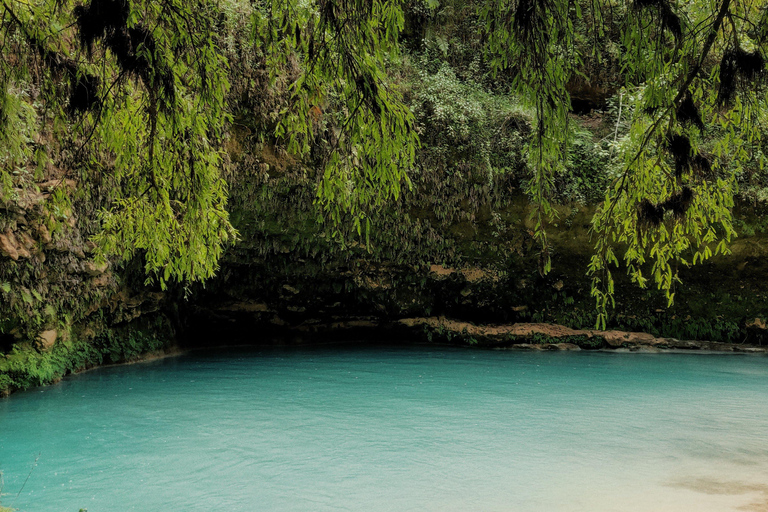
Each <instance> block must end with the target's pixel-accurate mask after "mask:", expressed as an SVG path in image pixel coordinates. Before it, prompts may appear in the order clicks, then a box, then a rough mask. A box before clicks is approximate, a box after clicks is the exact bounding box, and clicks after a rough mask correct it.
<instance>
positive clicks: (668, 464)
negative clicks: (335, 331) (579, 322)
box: [0, 347, 768, 512]
mask: <svg viewBox="0 0 768 512" xmlns="http://www.w3.org/2000/svg"><path fill="white" fill-rule="evenodd" d="M35 460H37V462H36V463H35ZM35 464H36V465H35ZM0 469H1V470H2V471H3V473H4V475H3V476H4V489H3V492H4V493H5V494H4V496H3V497H2V500H1V502H2V504H3V505H6V506H13V507H15V508H18V509H20V510H22V511H29V512H33V511H42V512H57V511H61V512H66V511H71V512H77V511H78V510H79V508H87V509H88V511H89V512H100V511H104V512H106V511H127V510H136V511H145V512H146V511H206V512H208V511H214V510H215V511H331V510H333V511H365V512H369V511H370V512H373V511H516V512H517V511H520V512H526V511H541V512H559V511H563V512H566V511H567V512H573V511H585V512H586V511H589V512H598V511H653V512H658V511H675V512H680V511H696V512H706V511H713V512H714V511H717V512H724V511H738V510H747V511H750V510H751V511H766V510H768V358H765V357H757V356H724V355H687V354H686V355H680V354H656V355H652V354H609V353H584V352H582V353H522V352H503V351H480V350H461V349H449V348H431V347H429V348H427V347H394V348H386V347H384V348H381V347H376V348H370V347H369V348H363V347H344V348H338V347H337V348H327V347H325V348H318V349H296V350H229V351H226V352H206V351H200V352H194V353H191V354H189V355H185V356H180V357H175V358H168V359H163V360H159V361H154V362H149V363H143V364H137V365H132V366H122V367H113V368H104V369H100V370H96V371H92V372H88V373H85V374H82V375H77V376H73V377H71V378H67V379H65V380H64V381H63V382H61V383H59V384H56V385H54V386H50V387H47V388H40V389H35V390H31V391H27V392H24V393H19V394H16V395H13V396H12V397H11V398H9V399H5V400H0ZM30 471H31V472H30ZM25 480H27V482H26V485H24V481H25ZM22 485H24V487H23V490H22V491H21V492H20V493H19V490H20V489H21V487H22Z"/></svg>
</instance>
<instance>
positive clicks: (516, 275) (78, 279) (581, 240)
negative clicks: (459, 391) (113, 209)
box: [0, 146, 768, 389]
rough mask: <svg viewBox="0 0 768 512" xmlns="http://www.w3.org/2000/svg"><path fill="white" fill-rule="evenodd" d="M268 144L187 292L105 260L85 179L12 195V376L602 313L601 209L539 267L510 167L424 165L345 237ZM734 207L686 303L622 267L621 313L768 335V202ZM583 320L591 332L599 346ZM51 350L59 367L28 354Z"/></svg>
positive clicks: (14, 383)
mask: <svg viewBox="0 0 768 512" xmlns="http://www.w3.org/2000/svg"><path fill="white" fill-rule="evenodd" d="M255 149H256V150H254V151H248V152H244V153H243V154H242V156H241V159H240V160H239V161H237V162H236V164H237V166H238V168H237V172H235V173H234V174H233V176H232V178H231V179H232V197H231V203H230V205H231V213H232V217H233V219H234V221H235V223H236V227H237V228H238V229H239V231H240V233H241V238H242V239H241V241H240V242H239V243H238V244H237V245H235V246H234V247H232V248H231V249H230V250H229V251H228V253H227V254H226V256H225V258H224V260H223V261H222V266H221V269H220V271H219V273H218V275H217V276H216V277H215V278H214V279H212V280H210V281H209V282H207V283H206V284H205V286H204V287H198V288H192V289H190V290H187V292H188V293H187V298H186V299H182V298H181V295H180V294H179V293H177V292H175V291H170V292H166V293H163V292H160V291H159V290H153V289H148V288H146V287H145V286H144V283H143V277H142V269H141V268H140V264H139V262H133V263H129V264H128V265H125V266H117V267H116V266H115V265H113V264H111V263H110V262H104V263H99V262H97V261H96V260H95V258H94V255H93V245H92V244H91V243H90V242H89V241H88V237H89V234H90V233H91V232H93V229H94V225H95V222H94V219H95V218H94V213H93V211H94V210H93V208H90V209H89V207H88V205H87V204H86V203H87V201H86V200H85V197H84V196H81V195H79V194H80V193H79V192H78V186H77V183H76V182H75V181H72V180H64V179H58V180H51V181H47V182H42V183H40V184H38V189H39V192H37V193H35V194H32V195H27V196H18V197H15V198H13V200H6V201H5V202H4V203H3V205H2V207H0V208H1V210H2V211H1V212H0V213H2V215H1V216H0V217H1V218H2V226H0V228H1V229H0V294H2V298H3V302H2V308H1V311H2V316H1V317H0V322H2V332H3V334H2V337H0V350H2V352H4V353H5V355H0V375H1V376H2V377H0V387H1V388H4V389H11V388H18V387H24V386H27V385H33V384H40V383H45V382H49V381H50V380H51V379H55V378H58V377H60V376H61V375H62V374H65V373H67V372H71V371H77V370H79V369H82V368H87V367H89V366H92V365H94V364H102V363H103V362H110V361H112V362H117V361H123V360H130V359H133V358H136V357H140V356H141V354H142V353H144V352H147V351H155V350H166V349H168V347H170V346H171V345H172V344H173V340H175V339H178V340H179V342H181V343H182V344H194V343H197V344H205V345H216V344H231V343H242V342H247V343H264V342H266V343H274V342H281V343H284V342H286V341H288V342H291V341H300V340H306V339H317V337H318V336H325V337H328V336H330V337H331V338H333V339H339V338H343V337H345V336H346V337H355V338H360V337H361V336H362V337H364V338H373V337H377V336H378V337H380V338H384V339H388V340H392V339H400V338H405V337H414V338H413V339H421V340H433V341H434V340H440V341H442V342H446V341H449V342H453V343H457V342H458V343H477V342H480V343H481V344H482V343H483V340H486V343H485V344H488V342H489V340H490V343H491V344H492V345H493V344H494V343H497V342H498V341H499V340H496V339H495V338H494V337H493V336H490V335H488V332H490V331H489V330H488V329H491V330H493V329H501V330H505V329H506V330H507V331H509V332H513V331H514V332H515V333H517V331H518V330H520V329H523V330H524V328H523V327H520V324H531V323H537V324H542V323H556V324H561V325H563V326H565V327H567V328H571V329H585V328H587V329H588V328H590V327H592V325H593V321H594V304H593V302H592V299H591V297H590V295H589V290H590V282H589V279H588V277H587V276H586V275H585V270H586V265H587V262H588V256H589V252H590V244H589V236H588V229H589V217H590V215H591V209H590V208H589V207H585V206H579V205H570V206H562V207H560V210H561V211H560V220H559V221H558V223H557V224H553V225H552V226H550V228H549V229H550V238H551V240H552V242H553V248H554V252H553V271H552V272H551V273H550V274H549V275H547V276H544V277H542V276H541V275H540V274H539V272H538V265H537V261H536V259H537V254H536V247H535V244H534V243H533V240H532V237H531V233H530V228H531V227H530V226H529V224H528V223H529V221H528V220H527V219H528V215H527V214H528V212H527V208H528V207H527V202H526V200H525V198H524V197H523V196H521V195H520V193H519V191H517V190H516V189H515V187H514V186H513V185H512V184H510V183H509V182H506V181H504V180H503V179H496V178H494V179H492V180H491V181H488V177H487V176H486V177H483V176H478V175H475V174H473V173H472V172H467V173H464V174H457V175H451V176H449V177H448V178H445V177H444V179H443V180H442V181H441V182H440V186H439V187H438V186H437V182H438V181H439V176H437V175H435V176H431V175H429V173H425V174H424V175H422V176H421V177H419V178H418V179H416V180H414V183H415V187H414V189H413V190H412V191H411V192H409V193H407V194H406V196H405V197H404V198H403V200H402V201H401V202H399V203H397V204H394V205H391V206H390V207H389V208H388V209H386V210H385V211H383V212H379V213H378V216H377V217H375V219H374V227H373V230H372V232H371V238H370V243H369V244H368V245H366V243H365V241H364V240H361V239H360V238H357V237H356V236H354V234H352V233H342V235H343V236H342V237H339V236H336V237H334V236H332V234H331V233H330V231H329V229H328V227H327V226H325V225H323V224H322V223H320V222H319V221H318V216H317V212H316V210H315V209H314V206H313V196H314V184H315V178H314V175H313V172H312V170H311V169H308V168H306V167H304V166H301V165H300V164H298V163H296V162H294V161H292V160H291V159H281V158H280V157H279V156H278V155H277V152H276V151H275V150H274V149H272V148H264V147H263V146H262V147H261V150H259V148H258V147H256V148H255ZM494 180H496V181H494ZM62 196H66V198H68V199H69V200H68V201H62V200H61V197H62ZM60 204H64V205H65V207H63V208H62V207H60V206H59V205H60ZM737 215H738V216H739V218H741V219H742V220H741V226H742V233H743V236H742V237H740V238H739V239H738V240H737V241H736V242H735V243H734V245H733V252H734V253H733V255H732V256H730V257H727V258H720V259H717V260H714V261H712V262H710V263H707V264H706V265H703V266H699V267H696V268H694V269H690V270H685V271H683V272H681V275H682V278H683V283H682V284H681V285H680V286H679V289H678V290H677V301H676V304H675V305H674V306H673V307H672V308H667V307H666V304H665V300H664V298H663V296H662V295H661V294H659V293H657V292H656V291H654V290H639V289H637V288H636V287H633V286H631V285H629V283H619V285H620V286H621V288H620V290H619V293H618V294H617V299H618V302H617V307H616V309H615V310H614V314H613V316H612V318H611V321H610V328H613V329H619V330H623V331H643V332H646V333H648V334H649V335H650V336H651V337H654V336H655V337H656V338H658V339H667V340H669V339H676V340H677V339H683V340H710V341H720V342H731V343H734V342H735V343H742V342H748V343H757V344H760V343H763V342H764V341H768V340H766V335H765V333H766V327H765V318H766V317H767V316H768V311H766V304H768V301H767V300H766V298H767V297H768V264H767V263H766V260H765V258H764V249H763V247H764V242H765V239H766V235H765V232H764V231H763V228H762V226H761V222H762V220H761V219H762V218H763V217H762V216H761V215H760V213H759V212H755V211H753V210H752V209H749V208H746V207H740V209H738V210H737ZM433 324H434V325H433ZM515 324H517V325H518V327H514V326H515ZM456 325H458V326H464V327H461V328H457V329H453V328H452V327H451V326H454V327H455V326H456ZM484 325H486V326H487V325H491V326H493V325H496V326H499V325H506V326H507V327H483V326H484ZM372 328H373V329H372ZM363 331H364V334H363ZM475 331H477V332H475ZM545 331H546V329H545ZM494 332H495V331H494ZM505 332H506V331H505ZM521 332H522V331H521ZM547 332H548V331H547ZM547 332H544V331H541V332H539V331H536V332H534V331H531V332H530V333H529V335H518V334H519V333H518V334H515V335H514V336H513V338H514V342H510V341H509V340H507V341H505V342H504V343H511V344H513V345H521V346H522V345H525V344H529V343H530V342H531V341H537V342H538V344H537V345H536V346H543V345H542V343H544V344H546V343H545V342H546V341H547V340H550V338H552V337H554V336H553V335H552V334H551V333H549V334H547ZM523 334H524V333H523ZM574 336H575V340H576V342H575V343H574V344H575V345H576V346H582V347H583V348H597V347H599V346H601V345H600V344H596V343H594V341H590V340H591V338H590V337H586V338H583V337H582V334H576V335H574ZM570 338H573V336H571V337H570ZM582 338H583V339H582ZM656 338H654V339H656ZM601 339H603V340H605V339H607V338H605V337H603V338H601ZM579 340H581V341H579ZM550 341H551V340H550ZM572 341H573V339H571V340H570V341H569V342H572ZM606 343H607V342H606ZM609 345H610V344H607V345H605V346H609ZM667 345H669V343H668V344H667ZM697 346H698V347H699V348H701V347H702V345H697ZM52 361H53V362H54V363H51V362H52ZM41 362H46V364H53V366H52V368H53V369H52V370H50V371H48V372H47V373H44V374H41V373H40V372H39V371H37V370H31V369H35V368H38V369H39V368H40V367H41Z"/></svg>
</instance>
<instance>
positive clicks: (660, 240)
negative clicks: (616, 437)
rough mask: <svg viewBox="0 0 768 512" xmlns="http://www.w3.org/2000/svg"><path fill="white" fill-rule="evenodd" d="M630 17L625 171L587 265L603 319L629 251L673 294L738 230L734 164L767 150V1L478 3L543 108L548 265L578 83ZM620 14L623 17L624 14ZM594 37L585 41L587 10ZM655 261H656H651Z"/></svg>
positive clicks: (541, 168) (635, 264) (635, 275)
mask: <svg viewBox="0 0 768 512" xmlns="http://www.w3.org/2000/svg"><path fill="white" fill-rule="evenodd" d="M607 13H609V14H610V15H611V20H610V23H618V24H619V26H620V29H619V34H620V41H619V48H620V52H621V54H620V59H621V69H622V75H623V79H624V84H623V90H624V92H625V93H626V94H625V95H623V98H626V100H628V102H629V108H627V111H628V112H630V115H631V119H630V128H629V132H628V134H627V135H626V136H625V137H623V138H622V139H621V140H617V147H616V149H617V150H618V153H619V158H620V161H621V162H622V163H621V169H620V172H619V173H618V177H617V178H616V179H615V181H614V182H613V183H612V184H611V186H610V187H609V188H608V190H607V192H606V195H605V199H604V201H603V203H602V205H601V206H600V208H599V210H598V212H597V213H596V214H595V216H594V218H593V220H592V232H593V235H594V239H595V253H594V256H593V257H592V261H591V263H590V265H589V273H590V274H591V275H592V278H593V286H592V294H593V296H594V297H595V299H596V303H597V308H598V320H597V324H598V327H604V326H605V323H606V320H607V308H608V305H609V304H611V303H612V300H613V299H612V297H613V293H614V279H613V275H612V269H615V268H616V267H618V266H619V264H620V260H621V261H623V264H624V266H625V267H626V269H627V271H628V273H629V275H630V277H631V279H632V280H633V281H634V282H635V283H637V284H638V285H640V286H646V284H647V282H648V281H649V280H652V281H653V282H654V283H655V284H656V286H658V288H659V289H661V290H664V291H665V293H666V295H667V298H668V300H669V303H670V304H671V303H672V301H673V300H674V296H675V284H676V283H677V282H679V277H678V269H679V266H680V265H692V264H697V263H700V262H702V261H705V260H706V259H708V258H710V257H711V256H713V255H715V254H723V253H726V252H727V251H728V245H727V243H728V242H729V241H730V240H731V238H732V237H733V236H734V235H735V232H734V229H733V226H732V218H731V208H732V206H733V196H734V194H735V192H736V181H735V177H736V176H737V175H738V173H739V172H741V170H742V169H743V167H744V166H745V165H747V164H752V163H754V160H755V159H758V164H759V165H760V166H762V165H764V162H763V160H762V158H763V157H762V155H761V154H758V153H754V152H753V151H752V148H754V147H755V146H756V145H757V144H758V142H759V141H760V140H761V139H762V137H763V133H764V127H765V121H766V119H765V118H766V112H767V111H768V110H766V108H767V107H768V102H767V101H766V100H768V97H767V96H766V89H765V78H764V77H765V73H764V67H765V55H766V51H768V8H767V6H766V3H765V2H762V1H758V0H695V1H692V2H673V1H670V0H634V1H632V2H626V1H616V0H591V1H589V2H573V1H569V0H512V1H509V0H489V1H488V2H487V3H486V4H485V6H484V7H483V9H482V12H481V15H482V16H483V18H484V20H485V22H486V30H487V33H488V45H487V51H488V56H489V58H490V61H491V63H492V64H493V65H494V67H495V68H496V70H499V71H500V70H504V69H510V70H511V71H512V72H513V73H514V88H515V91H516V92H517V93H518V94H519V95H520V96H521V97H522V98H523V99H525V100H526V101H527V102H529V103H530V104H531V105H532V106H533V107H534V108H535V112H536V122H537V128H536V131H535V133H534V135H535V136H534V137H533V141H532V143H531V147H530V150H529V163H530V166H531V167H532V173H533V175H532V178H531V180H530V182H529V194H530V196H531V198H532V200H533V201H534V203H535V204H536V206H537V209H536V212H535V221H536V222H535V226H536V230H535V235H536V237H537V238H538V239H539V240H540V242H541V245H542V251H541V254H542V258H541V261H542V264H541V270H542V271H543V272H546V271H547V270H549V256H548V246H547V240H546V231H545V229H544V226H545V222H546V221H547V220H552V219H553V218H554V216H555V212H554V210H553V209H552V208H551V206H550V202H551V193H552V180H553V176H554V174H555V172H556V171H557V169H558V166H560V165H562V162H563V161H564V154H565V145H566V144H567V140H568V138H567V136H566V126H567V124H568V109H569V104H570V96H569V94H568V88H567V85H568V83H569V81H571V80H572V79H574V78H575V77H577V76H578V75H579V70H580V69H582V64H583V62H584V61H585V60H586V59H598V60H599V58H600V55H601V50H600V48H599V45H600V44H601V41H602V40H603V39H604V38H605V37H606V34H607V33H608V32H609V31H610V30H611V27H609V26H608V24H609V22H608V21H606V14H607ZM616 20H618V21H616ZM585 22H586V23H587V25H588V26H589V30H590V32H591V33H592V34H594V35H595V37H594V38H593V39H592V44H591V45H590V44H584V43H583V42H581V43H580V44H579V43H578V42H577V40H576V38H575V36H574V26H575V24H576V23H580V24H581V25H584V23H585ZM647 264H650V268H649V269H648V265H647Z"/></svg>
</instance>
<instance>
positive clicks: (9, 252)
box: [0, 230, 19, 261]
mask: <svg viewBox="0 0 768 512" xmlns="http://www.w3.org/2000/svg"><path fill="white" fill-rule="evenodd" d="M0 254H2V255H3V256H7V257H9V258H11V259H12V260H13V261H17V260H18V259H19V251H18V250H17V249H16V237H15V236H13V232H12V231H10V230H9V231H6V232H5V233H2V234H0Z"/></svg>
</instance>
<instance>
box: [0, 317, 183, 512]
mask: <svg viewBox="0 0 768 512" xmlns="http://www.w3.org/2000/svg"><path fill="white" fill-rule="evenodd" d="M159 324H160V322H156V325H159ZM170 339H171V336H170V335H167V334H166V333H163V332H162V331H161V330H160V329H157V330H146V331H145V330H139V329H137V328H132V327H124V328H122V329H120V330H109V331H106V332H105V333H104V334H101V335H98V336H96V337H95V338H94V339H92V340H84V339H73V340H67V341H60V342H58V343H56V344H55V345H54V346H53V347H52V348H51V349H50V350H48V351H44V352H40V351H38V350H36V349H35V348H34V347H33V346H32V345H31V344H21V345H16V346H15V347H14V348H13V349H12V350H11V352H10V353H8V354H5V355H0V394H7V393H10V392H12V391H16V390H23V389H27V388H30V387H33V386H43V385H46V384H50V383H52V382H55V381H56V380H58V379H60V378H62V377H63V376H65V375H68V374H70V373H75V372H78V371H82V370H85V369H88V368H92V367H94V366H98V365H102V364H115V363H124V362H131V361H136V360H138V359H140V358H141V357H142V356H143V355H145V354H147V353H151V352H157V351H161V350H165V349H167V348H168V347H169V340H170ZM0 512H3V511H2V509H0Z"/></svg>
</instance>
